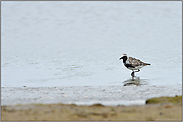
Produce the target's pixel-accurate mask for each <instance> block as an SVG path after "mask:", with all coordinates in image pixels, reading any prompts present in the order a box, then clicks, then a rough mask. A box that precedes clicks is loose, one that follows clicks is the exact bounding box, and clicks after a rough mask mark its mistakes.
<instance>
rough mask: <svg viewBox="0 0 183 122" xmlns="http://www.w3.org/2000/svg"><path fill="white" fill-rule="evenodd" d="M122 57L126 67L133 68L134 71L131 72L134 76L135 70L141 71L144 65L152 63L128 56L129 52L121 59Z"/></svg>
mask: <svg viewBox="0 0 183 122" xmlns="http://www.w3.org/2000/svg"><path fill="white" fill-rule="evenodd" d="M121 59H123V64H124V66H125V67H126V68H128V69H130V70H132V73H131V76H132V77H134V76H135V72H139V71H140V69H141V68H142V67H144V66H147V65H151V64H149V63H144V62H142V61H140V60H139V59H135V58H132V57H128V56H127V54H123V55H122V57H121V58H120V59H119V60H121ZM136 70H137V71H136Z"/></svg>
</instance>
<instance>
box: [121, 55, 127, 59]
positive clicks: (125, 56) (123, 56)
mask: <svg viewBox="0 0 183 122" xmlns="http://www.w3.org/2000/svg"><path fill="white" fill-rule="evenodd" d="M124 58H127V54H123V55H122V56H121V58H119V60H121V59H124Z"/></svg>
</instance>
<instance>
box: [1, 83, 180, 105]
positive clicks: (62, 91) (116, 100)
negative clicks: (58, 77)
mask: <svg viewBox="0 0 183 122" xmlns="http://www.w3.org/2000/svg"><path fill="white" fill-rule="evenodd" d="M1 95H2V98H1V100H2V101H1V104H2V105H16V104H32V103H34V104H57V103H64V104H77V105H92V104H96V103H100V104H103V105H113V106H116V105H144V104H145V101H146V100H147V99H150V98H154V97H161V96H175V95H182V86H181V84H180V85H174V86H171V85H167V86H145V85H140V86H135V85H132V86H95V87H94V86H69V87H2V89H1Z"/></svg>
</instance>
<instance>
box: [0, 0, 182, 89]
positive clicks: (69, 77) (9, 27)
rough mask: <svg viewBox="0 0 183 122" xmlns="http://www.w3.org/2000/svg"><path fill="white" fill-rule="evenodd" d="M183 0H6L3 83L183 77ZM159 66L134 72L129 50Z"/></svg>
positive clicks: (149, 81)
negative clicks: (125, 59) (133, 76)
mask: <svg viewBox="0 0 183 122" xmlns="http://www.w3.org/2000/svg"><path fill="white" fill-rule="evenodd" d="M181 7H182V6H181V2H180V1H177V2H169V1H167V2H165V1H164V2H159V1H158V2H139V1H137V2H125V1H113V2H112V1H109V2H108V1H100V2H98V1H97V2H95V1H90V2H89V1H77V2H73V1H69V2H64V1H60V2H28V1H27V2H8V1H6V2H5V1H3V2H2V8H1V9H2V30H1V31H2V37H1V44H2V58H1V59H2V60H1V66H2V67H1V69H2V72H1V73H2V75H1V76H2V80H1V81H2V82H1V83H2V84H1V85H2V86H3V87H22V86H27V87H61V86H114V85H118V86H121V85H122V86H129V85H137V86H138V85H147V86H154V85H155V86H165V85H177V84H182V78H181V76H182V75H181V74H182V70H181V67H182V64H181V59H182V51H181V50H182V48H181V45H182V43H181V41H182V35H181V34H182V28H181V27H182V18H181V13H182V11H181ZM124 53H126V54H128V55H129V56H132V57H135V58H138V59H140V60H142V61H144V62H147V63H150V64H151V66H147V67H144V68H142V70H141V71H140V72H139V73H136V75H137V78H136V79H135V80H136V82H134V80H132V79H131V76H130V73H131V71H130V70H128V69H126V68H125V67H124V66H123V64H122V62H121V61H119V58H120V56H121V55H122V54H124Z"/></svg>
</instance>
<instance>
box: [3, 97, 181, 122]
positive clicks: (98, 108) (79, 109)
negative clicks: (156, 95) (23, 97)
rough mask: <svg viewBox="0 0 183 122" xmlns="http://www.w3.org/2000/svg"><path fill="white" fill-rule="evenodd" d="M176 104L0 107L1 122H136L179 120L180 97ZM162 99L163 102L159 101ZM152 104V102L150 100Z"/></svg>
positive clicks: (167, 102) (164, 102) (164, 100)
mask: <svg viewBox="0 0 183 122" xmlns="http://www.w3.org/2000/svg"><path fill="white" fill-rule="evenodd" d="M175 98H178V99H176V100H175V101H176V102H171V101H172V100H169V101H167V100H166V98H163V99H161V100H158V101H159V102H158V103H157V104H148V105H140V106H137V105H136V106H103V105H101V104H94V105H91V106H77V105H74V104H70V105H68V104H27V105H14V106H1V110H2V114H1V117H2V118H1V119H2V120H3V121H15V120H17V121H20V120H23V121H28V120H31V121H34V120H36V121H58V120H59V121H67V120H70V121H79V120H98V121H99V120H103V121H105V120H112V121H115V120H117V121H123V120H131V121H133V120H138V121H180V120H182V114H181V110H182V97H175ZM162 100H163V103H162V102H160V101H162ZM152 101H154V100H152Z"/></svg>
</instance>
